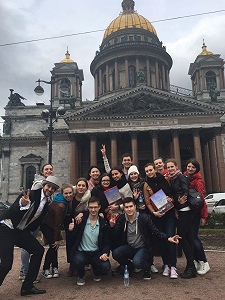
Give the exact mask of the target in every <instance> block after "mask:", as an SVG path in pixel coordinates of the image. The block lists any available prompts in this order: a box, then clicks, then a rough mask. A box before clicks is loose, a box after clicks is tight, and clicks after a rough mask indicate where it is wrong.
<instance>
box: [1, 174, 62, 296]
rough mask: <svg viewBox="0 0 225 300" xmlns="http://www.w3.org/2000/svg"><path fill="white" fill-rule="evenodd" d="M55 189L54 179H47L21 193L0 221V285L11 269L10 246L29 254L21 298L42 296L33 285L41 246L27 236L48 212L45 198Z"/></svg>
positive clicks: (50, 177) (56, 184) (11, 255)
mask: <svg viewBox="0 0 225 300" xmlns="http://www.w3.org/2000/svg"><path fill="white" fill-rule="evenodd" d="M58 188H59V183H58V179H57V178H56V177H55V176H48V177H47V178H46V179H45V180H44V181H43V188H42V189H38V190H32V191H30V190H28V192H27V194H26V193H25V192H24V191H23V192H22V194H20V195H19V196H18V198H17V199H16V201H15V202H14V203H13V204H12V205H11V206H10V208H9V209H8V210H7V211H5V213H4V214H3V215H2V216H1V219H0V245H1V247H0V259H1V263H0V285H1V284H2V283H3V281H4V279H5V277H6V275H7V274H8V272H9V271H10V270H11V268H12V264H13V249H14V245H17V246H18V247H20V248H23V249H25V250H26V251H27V252H28V253H30V254H32V255H31V259H30V264H29V269H28V274H27V276H26V278H25V280H24V282H23V284H22V287H21V296H25V295H33V294H43V293H45V292H46V291H45V290H39V289H36V288H35V287H34V285H33V282H34V281H35V279H36V278H37V275H38V272H39V268H40V264H41V260H42V256H43V254H44V248H43V246H42V245H41V244H40V243H39V242H38V241H37V240H36V238H35V237H34V236H33V235H32V234H31V231H34V230H35V229H37V228H38V227H39V226H40V224H41V223H42V221H43V219H44V217H45V216H46V214H47V210H48V198H49V197H50V196H51V195H52V194H53V193H54V192H55V191H56V190H57V189H58Z"/></svg>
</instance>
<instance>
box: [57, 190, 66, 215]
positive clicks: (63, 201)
mask: <svg viewBox="0 0 225 300" xmlns="http://www.w3.org/2000/svg"><path fill="white" fill-rule="evenodd" d="M54 202H58V203H64V204H65V205H66V213H67V211H68V207H69V201H67V200H66V199H65V198H64V197H63V195H62V194H60V193H58V194H56V195H55V196H54Z"/></svg>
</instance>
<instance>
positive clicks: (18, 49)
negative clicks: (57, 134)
mask: <svg viewBox="0 0 225 300" xmlns="http://www.w3.org/2000/svg"><path fill="white" fill-rule="evenodd" d="M121 3H122V0H66V1H62V0H0V37H1V39H0V44H1V46H0V115H4V107H5V106H6V104H7V102H8V96H9V93H10V92H9V89H10V88H12V89H14V90H15V92H17V93H19V94H20V95H22V96H23V97H25V98H27V101H24V104H26V105H28V104H29V105H32V104H33V105H35V104H36V102H38V101H44V102H45V103H46V104H49V97H50V92H49V90H48V86H47V85H45V86H43V87H44V88H45V91H46V93H45V94H44V95H43V96H42V98H40V97H38V96H36V95H35V94H34V92H33V90H34V88H35V86H36V83H35V81H36V80H37V79H39V78H40V79H42V80H50V70H52V68H53V67H54V63H57V62H60V61H61V60H62V59H64V57H65V53H66V49H67V46H68V48H69V52H70V58H71V59H73V60H74V61H76V62H77V64H78V67H79V68H80V69H83V71H84V83H83V100H85V99H88V100H93V98H94V81H93V77H92V75H91V74H90V63H91V61H92V60H93V58H94V55H95V51H96V50H98V48H99V45H100V44H101V41H102V37H103V34H104V29H106V28H107V26H108V25H109V24H110V22H111V21H112V20H113V19H115V18H116V17H117V16H118V15H119V13H120V12H121V11H122V7H121ZM135 10H136V11H137V12H138V13H139V14H140V15H143V16H144V17H146V18H147V19H148V20H149V21H150V22H151V23H152V25H153V26H154V27H155V29H156V31H157V34H158V37H159V40H160V41H162V42H163V45H164V46H166V49H167V52H168V53H169V54H170V55H171V57H172V59H173V67H172V70H171V73H170V79H171V84H174V85H177V86H181V87H186V88H190V89H191V81H190V78H189V76H188V69H189V64H190V63H191V62H194V60H195V58H196V57H197V55H198V54H199V53H200V52H201V46H202V41H203V39H205V43H206V45H207V50H209V51H212V52H213V53H214V54H221V57H222V58H224V59H225V38H224V37H225V11H223V12H218V13H214V14H206V15H199V16H196V17H189V18H179V19H176V20H171V21H160V20H165V19H170V18H175V17H182V16H188V15H193V14H202V13H206V12H213V11H219V10H225V1H224V0H216V1H205V0H197V1H196V0H189V1H181V0H170V1H168V0H136V1H135ZM97 30H99V32H95V33H88V34H83V33H85V32H90V31H97ZM78 33H81V34H78ZM69 34H78V35H73V36H70V37H65V38H58V39H48V40H43V41H36V42H31V43H22V44H16V45H15V44H14V45H8V46H3V45H4V44H11V43H17V42H23V41H28V40H33V39H42V38H51V37H56V36H60V35H69ZM2 121H3V120H2V119H0V122H2ZM0 128H2V123H0Z"/></svg>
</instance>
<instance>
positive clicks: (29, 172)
mask: <svg viewBox="0 0 225 300" xmlns="http://www.w3.org/2000/svg"><path fill="white" fill-rule="evenodd" d="M35 173H36V168H35V167H34V166H28V167H27V168H26V189H30V188H31V186H32V184H33V181H34V175H35Z"/></svg>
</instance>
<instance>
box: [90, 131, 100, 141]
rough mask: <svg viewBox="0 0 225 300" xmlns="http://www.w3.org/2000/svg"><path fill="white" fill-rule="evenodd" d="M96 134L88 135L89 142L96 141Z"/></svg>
mask: <svg viewBox="0 0 225 300" xmlns="http://www.w3.org/2000/svg"><path fill="white" fill-rule="evenodd" d="M97 135H98V134H97V133H95V132H94V133H89V134H88V137H89V139H90V140H91V141H96V139H97Z"/></svg>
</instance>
